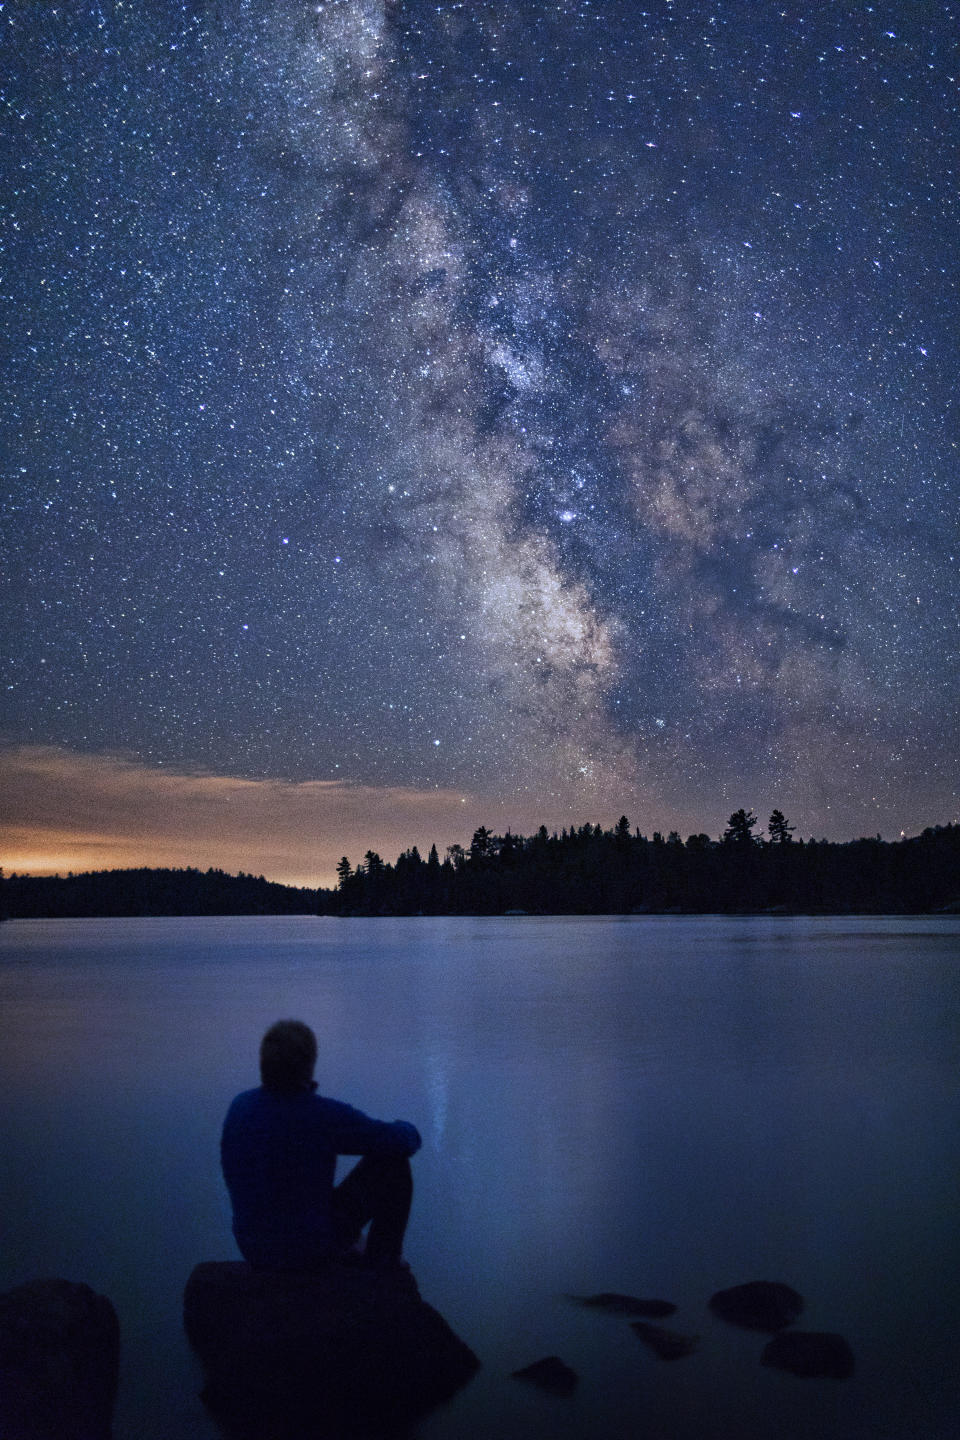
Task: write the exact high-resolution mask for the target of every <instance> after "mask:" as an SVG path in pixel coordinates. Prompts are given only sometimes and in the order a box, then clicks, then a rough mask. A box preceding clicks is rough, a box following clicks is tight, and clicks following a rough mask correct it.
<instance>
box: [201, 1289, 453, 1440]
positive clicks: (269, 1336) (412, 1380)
mask: <svg viewBox="0 0 960 1440" xmlns="http://www.w3.org/2000/svg"><path fill="white" fill-rule="evenodd" d="M184 1326H185V1329H186V1332H187V1336H188V1338H189V1340H190V1343H191V1345H192V1346H193V1348H194V1350H195V1351H196V1352H197V1355H198V1356H199V1358H200V1360H201V1362H202V1364H203V1368H204V1373H205V1378H206V1387H205V1390H204V1399H205V1400H206V1402H207V1404H208V1406H209V1407H210V1409H211V1410H212V1411H213V1413H214V1414H215V1415H216V1417H217V1419H218V1420H220V1421H221V1422H222V1423H223V1424H224V1425H225V1426H227V1428H228V1433H229V1434H230V1435H236V1436H253V1437H256V1440H267V1437H275V1436H277V1437H278V1436H287V1435H291V1434H297V1435H299V1434H300V1432H301V1431H303V1430H304V1429H306V1428H308V1427H310V1426H313V1427H318V1428H323V1427H326V1428H327V1429H336V1430H339V1431H340V1432H341V1433H342V1432H348V1433H349V1432H359V1431H363V1430H365V1429H366V1430H369V1429H371V1428H374V1429H375V1428H376V1427H377V1426H383V1425H385V1424H394V1423H395V1424H403V1423H407V1422H409V1421H412V1420H413V1419H415V1418H417V1417H418V1416H420V1415H424V1414H426V1412H427V1411H429V1410H431V1409H433V1407H434V1406H435V1405H438V1404H440V1403H441V1402H442V1401H444V1400H448V1399H449V1398H450V1396H452V1395H453V1394H454V1393H455V1392H456V1391H457V1390H459V1389H460V1387H461V1386H462V1385H464V1384H466V1382H467V1381H468V1380H469V1379H470V1377H471V1376H472V1375H473V1374H474V1372H475V1371H476V1370H477V1368H478V1366H479V1363H480V1362H479V1361H478V1360H477V1357H476V1356H475V1355H474V1353H473V1351H472V1350H470V1349H469V1347H468V1346H467V1345H465V1344H464V1343H463V1341H462V1340H460V1339H459V1338H458V1336H456V1335H455V1334H454V1332H453V1331H452V1330H451V1329H450V1326H449V1325H448V1324H447V1322H446V1321H445V1320H444V1319H443V1317H442V1316H441V1315H439V1314H438V1313H437V1311H436V1310H434V1309H433V1308H432V1307H431V1306H430V1305H427V1304H426V1303H425V1301H423V1300H422V1299H421V1298H420V1292H419V1290H418V1289H417V1283H416V1281H415V1280H414V1278H413V1276H412V1275H411V1274H410V1272H409V1271H405V1270H391V1271H382V1270H379V1271H378V1270H373V1269H366V1268H364V1267H362V1266H351V1265H339V1264H331V1265H329V1266H327V1267H326V1268H325V1269H323V1270H322V1271H317V1272H315V1273H312V1274H297V1273H290V1272H283V1271H275V1270H253V1269H251V1267H250V1266H249V1265H246V1264H244V1263H242V1262H226V1263H216V1262H208V1263H205V1264H201V1265H198V1266H197V1267H196V1268H195V1269H194V1271H193V1273H192V1275H191V1276H190V1279H189V1280H188V1281H187V1287H186V1291H185V1293H184Z"/></svg>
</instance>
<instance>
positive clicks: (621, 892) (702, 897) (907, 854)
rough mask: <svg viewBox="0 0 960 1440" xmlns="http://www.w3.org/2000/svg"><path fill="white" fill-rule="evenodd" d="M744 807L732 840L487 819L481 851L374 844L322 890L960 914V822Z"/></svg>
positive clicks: (511, 900)
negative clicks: (916, 828) (512, 825)
mask: <svg viewBox="0 0 960 1440" xmlns="http://www.w3.org/2000/svg"><path fill="white" fill-rule="evenodd" d="M756 824H757V817H756V816H755V815H753V814H752V813H750V812H749V811H746V810H738V811H736V812H735V813H734V814H733V815H731V817H730V822H729V824H728V826H727V829H726V830H725V832H724V834H723V837H722V838H721V839H719V840H711V838H710V837H709V836H708V835H702V834H701V835H691V836H689V837H688V838H687V839H686V840H682V839H681V838H680V836H679V835H678V834H677V833H676V832H675V831H674V832H671V833H670V834H669V835H668V836H667V837H666V839H664V837H663V836H662V835H661V834H659V833H654V835H653V836H652V837H651V838H649V839H648V838H647V836H645V835H642V834H641V833H640V832H639V830H632V829H631V827H630V822H629V820H628V819H627V818H626V816H622V817H621V819H620V820H619V822H618V823H617V825H616V826H615V827H614V828H613V829H612V830H602V829H601V828H600V826H599V825H582V826H580V827H579V829H577V828H571V829H569V830H563V831H561V832H560V834H556V833H554V834H548V832H547V829H546V827H545V826H541V827H540V829H539V830H538V831H537V833H536V834H535V835H533V836H530V837H524V836H520V835H511V834H510V833H509V832H508V833H507V834H506V835H494V834H492V833H491V831H489V830H487V829H486V828H485V827H483V826H481V827H480V829H479V830H477V831H476V832H475V833H474V836H473V839H472V841H471V843H470V847H469V849H464V848H463V847H462V846H460V845H452V846H451V847H450V848H449V849H448V850H447V853H446V856H445V858H444V859H443V860H442V861H441V859H440V857H439V855H438V853H437V848H436V846H435V845H434V846H433V847H432V848H431V850H430V853H429V854H428V856H427V858H426V859H424V858H423V857H422V856H421V855H420V853H419V851H418V850H417V849H416V847H414V848H413V849H411V850H407V851H405V852H404V854H402V855H401V856H400V857H399V858H398V859H397V862H396V864H395V865H388V864H385V863H384V862H383V860H382V859H381V858H380V856H379V855H377V854H376V853H375V852H374V851H372V850H368V851H367V853H366V855H365V856H364V858H363V860H362V862H361V863H360V864H359V865H357V867H356V868H355V869H354V868H353V867H352V866H351V864H350V861H349V859H348V858H347V857H346V856H344V858H343V859H342V860H341V861H340V864H339V865H338V867H337V873H338V875H339V877H340V878H339V886H338V888H337V890H335V891H329V890H322V891H321V892H320V904H319V909H320V913H321V914H332V915H417V914H423V915H450V914H453V915H477V914H480V915H495V914H502V913H503V912H504V911H511V910H515V911H516V910H519V911H523V912H526V913H528V914H537V915H603V914H607V915H609V914H646V913H658V914H663V913H668V914H670V913H679V914H684V913H690V914H696V913H716V912H721V913H722V912H727V913H731V912H738V911H767V912H770V911H773V912H776V911H781V912H790V911H802V912H813V913H824V914H838V913H839V914H844V913H850V914H853V913H858V912H859V913H868V914H910V913H918V912H922V911H934V910H943V909H956V910H960V825H945V826H939V825H938V826H935V827H933V828H930V829H927V830H924V832H923V834H922V835H919V836H916V837H913V838H911V839H905V840H898V841H895V842H885V841H883V840H881V839H880V837H879V836H877V837H876V838H875V839H862V840H850V841H846V842H840V843H838V842H831V841H827V840H807V841H803V840H798V839H795V838H794V829H795V827H794V826H792V825H791V824H790V823H789V821H788V820H787V819H786V818H785V817H784V815H783V814H782V813H781V812H780V811H779V810H775V811H774V812H773V814H772V815H771V817H770V821H769V826H768V832H767V837H766V838H761V837H760V836H758V835H757V834H755V828H756Z"/></svg>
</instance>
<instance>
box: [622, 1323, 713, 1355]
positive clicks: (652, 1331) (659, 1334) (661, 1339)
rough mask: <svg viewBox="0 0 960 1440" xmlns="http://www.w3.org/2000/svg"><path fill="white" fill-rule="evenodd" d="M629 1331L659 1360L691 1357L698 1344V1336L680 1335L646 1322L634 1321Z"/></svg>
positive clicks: (676, 1331) (674, 1331)
mask: <svg viewBox="0 0 960 1440" xmlns="http://www.w3.org/2000/svg"><path fill="white" fill-rule="evenodd" d="M630 1329H631V1330H632V1331H633V1333H634V1334H635V1335H636V1336H637V1337H638V1338H639V1339H640V1340H642V1341H643V1343H644V1345H647V1346H649V1347H650V1349H651V1350H652V1351H653V1352H654V1354H655V1355H658V1356H659V1357H660V1359H661V1360H682V1359H683V1357H684V1356H685V1355H691V1354H692V1353H693V1351H694V1350H696V1348H697V1345H698V1344H699V1343H700V1336H699V1335H681V1334H680V1332H679V1331H678V1330H667V1329H665V1328H664V1326H663V1325H650V1324H649V1323H648V1322H647V1321H646V1320H634V1321H633V1323H632V1324H631V1326H630Z"/></svg>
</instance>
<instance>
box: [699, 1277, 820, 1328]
mask: <svg viewBox="0 0 960 1440" xmlns="http://www.w3.org/2000/svg"><path fill="white" fill-rule="evenodd" d="M710 1309H711V1310H712V1311H713V1313H714V1314H715V1315H719V1317H720V1319H721V1320H727V1321H729V1323H730V1324H731V1325H740V1326H742V1327H743V1328H744V1329H745V1330H766V1331H768V1332H769V1331H776V1330H783V1329H784V1328H785V1327H786V1326H787V1325H792V1324H793V1322H794V1320H796V1319H797V1318H798V1316H799V1315H800V1314H801V1313H802V1311H803V1296H802V1295H798V1294H797V1292H796V1290H794V1289H792V1288H791V1287H790V1286H789V1285H784V1284H783V1283H782V1282H781V1281H779V1280H750V1281H748V1282H747V1284H745V1285H734V1286H732V1287H731V1288H730V1289H729V1290H718V1291H717V1293H716V1294H715V1295H712V1296H711V1297H710Z"/></svg>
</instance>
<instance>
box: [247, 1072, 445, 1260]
mask: <svg viewBox="0 0 960 1440" xmlns="http://www.w3.org/2000/svg"><path fill="white" fill-rule="evenodd" d="M419 1148H420V1135H419V1133H418V1131H417V1129H416V1127H415V1126H414V1125H411V1124H409V1122H408V1121H406V1120H394V1121H392V1122H387V1121H385V1120H371V1119H370V1117H369V1115H364V1114H363V1112H362V1111H361V1110H354V1108H353V1106H352V1105H344V1104H343V1103H342V1102H341V1101H339V1100H327V1099H325V1098H324V1097H323V1096H321V1095H317V1094H316V1093H315V1092H313V1091H311V1090H304V1091H302V1092H300V1093H299V1094H297V1095H281V1094H277V1093H276V1092H275V1091H272V1090H266V1089H264V1088H263V1087H262V1086H261V1087H260V1088H259V1089H256V1090H244V1091H243V1093H242V1094H240V1095H238V1096H237V1098H236V1099H235V1100H234V1101H233V1103H232V1105H231V1106H230V1109H229V1110H228V1111H227V1118H226V1120H225V1121H224V1124H223V1135H222V1137H221V1140H220V1160H221V1163H222V1165H223V1176H224V1179H225V1180H226V1182H227V1189H228V1191H229V1192H230V1201H231V1204H232V1205H233V1233H234V1237H235V1238H236V1242H237V1244H238V1246H239V1247H240V1253H241V1254H242V1255H243V1256H244V1258H245V1259H246V1260H248V1261H249V1262H250V1264H251V1265H256V1266H258V1267H260V1268H278V1269H279V1268H290V1269H298V1270H299V1269H302V1268H305V1267H309V1266H311V1265H313V1264H317V1263H319V1262H321V1261H322V1260H324V1259H325V1258H326V1257H327V1256H328V1255H330V1254H331V1252H332V1251H334V1250H335V1249H336V1246H337V1240H336V1236H335V1234H334V1229H333V1223H332V1219H331V1214H330V1197H331V1194H332V1192H333V1180H334V1172H335V1169H336V1163H337V1156H338V1155H383V1156H397V1157H401V1156H405V1155H412V1154H413V1153H414V1151H416V1150H419Z"/></svg>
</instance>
